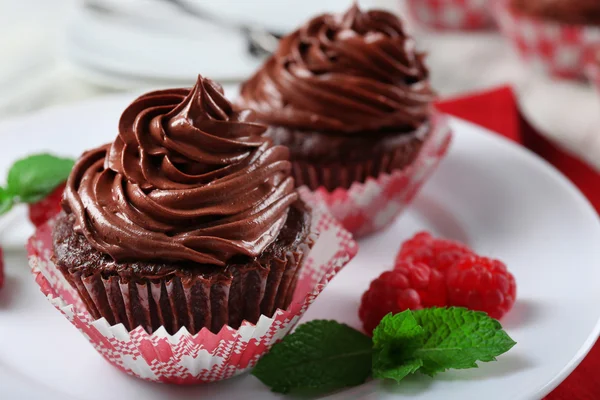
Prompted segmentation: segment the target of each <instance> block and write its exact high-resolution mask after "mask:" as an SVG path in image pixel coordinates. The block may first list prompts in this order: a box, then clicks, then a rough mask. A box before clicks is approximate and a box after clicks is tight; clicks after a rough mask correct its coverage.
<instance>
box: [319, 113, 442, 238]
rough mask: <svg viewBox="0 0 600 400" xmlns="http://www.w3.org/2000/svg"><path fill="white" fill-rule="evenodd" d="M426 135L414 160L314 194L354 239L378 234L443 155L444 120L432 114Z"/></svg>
mask: <svg viewBox="0 0 600 400" xmlns="http://www.w3.org/2000/svg"><path fill="white" fill-rule="evenodd" d="M431 123H432V128H431V132H430V133H429V136H428V137H427V139H426V141H425V143H424V144H423V146H422V147H421V150H420V151H419V155H418V156H417V158H416V159H415V161H414V162H413V163H412V164H411V165H409V166H408V167H406V168H403V169H401V170H396V171H393V172H392V173H389V174H388V173H383V174H380V175H379V176H378V177H377V178H368V179H367V180H366V182H364V183H360V182H356V183H354V184H352V186H351V187H350V188H349V189H342V188H338V189H336V190H334V191H333V192H328V191H327V190H325V189H324V188H319V189H317V190H316V191H315V192H314V193H315V196H316V197H318V198H319V199H320V200H321V201H323V202H324V203H326V204H327V205H328V206H329V211H330V212H331V214H333V216H334V217H336V218H337V219H338V220H339V221H340V223H341V224H342V225H343V226H344V228H346V229H347V230H348V231H350V232H351V233H352V234H353V235H354V237H362V236H366V235H369V234H372V233H375V232H377V231H381V230H383V229H385V228H387V227H388V226H389V225H391V224H392V223H393V222H394V221H395V219H396V217H398V216H399V215H400V214H401V213H402V211H404V209H405V208H406V207H407V206H408V205H409V204H410V203H411V202H412V200H413V199H414V197H415V195H416V194H417V193H418V191H419V189H420V188H421V187H422V186H423V184H424V183H425V182H426V181H427V179H428V178H429V176H430V175H431V174H432V173H433V171H435V169H436V167H437V166H438V164H439V162H440V161H441V160H442V158H443V157H444V155H445V154H446V152H447V150H448V147H449V145H450V141H451V138H452V132H451V130H450V125H449V122H448V117H447V116H445V115H443V114H440V113H435V114H434V115H433V117H432V120H431Z"/></svg>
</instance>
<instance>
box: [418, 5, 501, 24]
mask: <svg viewBox="0 0 600 400" xmlns="http://www.w3.org/2000/svg"><path fill="white" fill-rule="evenodd" d="M492 1H495V0H406V6H407V10H408V12H409V16H410V17H411V18H412V19H413V20H414V21H416V22H417V23H419V24H420V25H422V26H425V27H427V28H430V29H435V30H452V31H474V30H487V29H493V28H495V22H494V18H493V15H492V9H491V7H490V2H492Z"/></svg>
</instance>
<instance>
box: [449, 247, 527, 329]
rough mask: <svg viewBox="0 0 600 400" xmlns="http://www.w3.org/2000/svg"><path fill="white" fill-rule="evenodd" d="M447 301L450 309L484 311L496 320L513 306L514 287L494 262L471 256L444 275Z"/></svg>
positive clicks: (502, 269)
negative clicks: (453, 307)
mask: <svg viewBox="0 0 600 400" xmlns="http://www.w3.org/2000/svg"><path fill="white" fill-rule="evenodd" d="M446 284H447V286H448V300H449V303H450V304H451V305H453V306H462V307H467V308H469V309H471V310H478V311H485V312H486V313H488V315H489V316H490V317H492V318H496V319H500V318H502V316H503V315H504V314H506V313H507V312H508V311H509V310H510V309H511V308H512V306H513V304H514V303H515V299H516V296H517V284H516V282H515V278H514V276H513V275H512V274H511V273H510V272H508V270H507V269H506V265H504V263H502V262H501V261H498V260H492V259H490V258H485V257H478V256H472V257H468V258H465V259H464V260H462V261H461V262H459V263H458V264H456V265H454V266H453V267H451V268H450V269H449V270H448V272H447V276H446Z"/></svg>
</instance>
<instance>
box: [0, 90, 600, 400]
mask: <svg viewBox="0 0 600 400" xmlns="http://www.w3.org/2000/svg"><path fill="white" fill-rule="evenodd" d="M130 100H131V98H130V97H113V98H106V99H104V100H98V101H94V102H88V103H82V104H79V105H76V106H72V107H67V108H60V109H55V110H50V111H46V112H43V113H41V114H38V115H35V116H30V117H27V118H23V119H20V120H18V121H13V122H11V123H7V124H4V125H2V126H0V138H1V140H2V147H1V148H0V171H5V170H6V167H7V166H8V165H9V164H10V163H11V161H12V160H13V159H15V157H18V156H21V155H25V154H27V153H30V152H33V151H38V150H52V151H54V152H58V153H61V154H67V155H73V156H75V155H77V154H78V153H80V152H81V151H82V150H84V149H86V148H89V147H92V146H95V145H98V144H100V143H103V142H106V141H109V140H110V139H112V138H113V137H114V136H115V134H116V131H115V129H116V125H117V118H118V116H119V114H120V111H121V110H122V108H123V107H124V106H125V105H126V104H127V103H128V101H130ZM453 124H454V128H455V130H456V139H455V141H454V143H453V145H452V148H451V150H450V153H449V155H448V157H447V159H446V160H445V161H444V162H443V163H442V165H441V166H440V169H439V170H438V171H437V173H436V174H435V176H434V177H433V178H432V179H431V181H430V182H429V183H428V184H427V185H426V187H425V188H424V190H423V192H422V193H421V194H420V195H419V196H418V198H417V199H416V201H415V203H414V205H413V206H412V207H411V208H410V209H409V210H408V212H407V213H406V214H405V215H404V216H403V217H402V218H400V219H399V220H398V221H397V222H396V223H395V224H394V225H393V226H392V227H391V228H390V229H389V230H387V231H386V232H382V233H380V234H377V235H375V236H372V237H370V238H368V239H365V240H363V241H361V243H360V245H361V250H360V251H359V254H358V256H357V257H356V259H355V260H354V261H353V262H352V263H350V264H349V265H348V266H347V267H346V269H345V270H343V271H342V272H341V273H340V274H339V276H338V277H336V278H335V279H334V280H333V282H332V283H331V285H330V286H329V287H328V288H327V289H326V290H325V292H324V293H323V294H322V295H321V297H320V298H319V299H318V300H317V301H316V302H315V304H314V305H313V306H312V307H311V309H310V310H309V311H308V313H307V314H306V316H305V318H304V320H305V321H306V320H309V319H313V318H333V319H336V320H338V321H342V322H346V323H348V324H350V325H352V326H355V327H358V326H359V321H358V317H357V308H358V304H359V299H360V296H361V294H362V292H363V291H364V290H365V289H366V287H367V285H368V282H369V281H370V280H371V279H373V278H374V277H375V276H376V275H378V274H379V273H380V272H381V271H382V270H383V269H384V268H386V267H387V266H389V265H390V264H391V263H392V260H393V257H394V255H395V253H396V251H397V249H398V247H399V245H400V242H401V241H402V240H403V239H405V238H408V237H409V236H411V235H412V234H413V233H415V232H416V231H418V230H421V229H428V230H431V231H433V232H435V233H437V234H439V235H443V236H446V237H450V238H455V239H460V240H463V241H466V242H467V243H469V244H470V245H471V246H472V247H473V248H474V249H476V250H477V251H478V252H480V253H482V254H486V255H490V256H494V257H499V258H501V259H502V260H504V261H505V262H506V263H507V264H508V266H509V267H510V269H511V270H512V271H513V273H514V274H515V276H516V279H517V282H518V301H517V303H516V305H515V308H514V309H513V310H512V312H511V313H510V314H509V315H508V316H507V317H506V318H505V319H504V320H503V324H504V326H505V328H506V329H507V330H508V332H509V333H510V335H511V336H512V337H513V338H514V339H515V340H516V341H517V342H518V344H517V346H516V347H515V348H514V349H513V350H511V352H510V353H508V354H506V355H504V356H502V357H500V358H499V360H498V362H495V363H488V364H482V365H481V367H480V368H479V369H476V370H468V371H454V372H448V373H445V374H441V375H439V376H438V377H437V378H435V379H433V380H432V379H430V378H428V377H425V376H416V377H412V378H410V379H407V380H406V381H405V382H403V383H402V384H401V385H399V386H397V385H394V384H390V383H380V382H371V383H368V384H366V385H363V386H361V387H358V388H354V389H351V390H348V391H344V392H342V393H341V394H337V395H336V396H334V398H339V399H349V398H354V399H367V398H369V399H374V398H378V399H392V398H401V397H404V396H409V397H410V398H411V399H440V398H443V399H449V400H450V399H460V400H465V399H481V398H482V397H485V398H486V400H495V399H498V400H500V399H502V400H504V399H530V398H541V397H542V396H544V395H545V394H546V393H548V392H549V391H550V390H551V389H553V388H554V387H555V386H557V385H558V384H559V383H560V382H561V380H562V379H564V378H565V377H566V376H567V375H568V374H569V373H570V372H571V371H572V370H573V369H574V368H575V366H576V365H577V364H578V362H579V361H580V360H581V359H582V358H583V357H584V356H585V354H586V353H587V351H588V350H589V348H590V347H591V346H592V344H593V343H594V341H595V339H596V337H597V334H598V330H599V328H600V326H599V325H598V321H599V319H600V308H599V307H593V305H597V304H600V291H598V282H600V247H599V246H598V243H600V224H599V222H598V218H597V216H596V214H595V212H594V211H593V210H592V208H591V207H590V205H589V204H588V202H587V201H586V200H585V199H584V198H583V196H582V195H581V194H580V193H579V192H578V191H577V190H576V189H575V188H574V187H573V185H571V184H570V183H569V182H568V181H567V180H566V179H565V178H564V177H562V176H561V175H560V174H559V173H557V172H556V171H555V170H554V169H552V168H551V167H550V166H548V165H547V164H546V163H545V162H543V161H541V160H540V159H538V158H536V157H535V156H533V155H531V154H530V153H528V152H527V151H525V150H523V149H522V148H520V147H518V146H516V145H514V144H511V143H509V142H507V141H505V140H503V139H501V138H499V137H498V136H496V135H494V134H493V133H490V132H488V131H486V130H484V129H482V128H479V127H477V126H474V125H471V124H468V123H466V122H463V121H459V120H454V121H453ZM11 224H12V225H10V226H9V227H5V228H4V229H3V232H2V238H1V239H2V240H4V241H6V240H8V238H10V237H11V236H13V235H16V233H18V232H20V231H19V229H20V228H21V227H22V226H26V225H27V224H26V223H25V222H24V221H23V220H22V219H20V218H19V216H18V215H15V216H14V219H13V221H12V223H11ZM16 237H18V238H19V240H23V238H22V237H19V236H18V235H17V236H16ZM21 245H22V243H21ZM6 264H7V277H8V280H7V283H6V287H5V288H4V289H3V290H2V291H0V338H1V340H0V397H1V398H3V399H4V398H6V399H38V398H43V399H45V400H49V399H77V400H106V399H116V398H119V399H128V398H141V399H146V400H155V399H166V398H169V399H173V400H175V399H199V398H211V399H212V398H222V399H229V398H244V399H254V398H256V399H271V398H277V396H275V395H273V394H271V393H270V392H269V391H268V390H267V389H266V387H264V386H263V385H262V384H261V383H260V382H259V381H258V380H256V379H255V378H254V377H252V376H250V375H244V376H241V377H237V378H234V379H232V380H230V381H225V382H221V383H218V384H213V385H207V386H197V387H174V386H168V385H158V384H152V383H147V382H143V381H141V380H137V379H135V378H131V377H129V376H126V375H124V374H122V373H121V372H119V371H117V370H116V369H115V368H113V367H111V366H110V365H109V364H108V363H107V362H105V361H104V360H103V359H102V358H101V356H100V355H98V354H97V353H96V352H95V350H93V348H92V347H91V346H90V345H89V344H88V343H87V341H86V340H85V339H84V338H83V336H82V335H81V334H80V333H79V332H77V331H76V330H75V329H74V328H73V327H72V326H71V324H70V323H69V322H68V321H67V320H66V319H65V318H64V317H62V316H61V315H60V314H59V313H58V312H57V311H56V310H54V308H53V307H52V306H51V305H50V304H49V303H48V302H47V301H46V300H45V299H44V297H43V296H42V295H41V293H40V292H39V291H38V289H37V287H36V285H35V283H34V282H33V280H32V279H31V276H30V274H29V268H28V266H27V263H26V261H25V256H24V252H23V251H22V250H20V251H17V250H12V251H10V252H9V253H8V255H7V258H6Z"/></svg>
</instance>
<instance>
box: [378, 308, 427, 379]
mask: <svg viewBox="0 0 600 400" xmlns="http://www.w3.org/2000/svg"><path fill="white" fill-rule="evenodd" d="M425 336H426V333H425V330H424V329H423V328H422V327H421V326H420V325H419V324H418V322H417V320H416V319H415V317H414V316H413V314H412V312H411V311H410V310H406V311H404V312H401V313H399V314H396V315H392V314H388V315H386V316H385V317H384V318H383V319H382V320H381V322H380V323H379V325H378V326H377V328H375V330H374V331H373V377H374V378H380V379H384V378H387V379H394V380H396V381H397V382H400V381H401V380H402V379H404V378H405V377H406V376H407V375H409V374H413V373H415V372H416V371H418V370H419V368H420V367H421V366H422V365H423V361H422V360H421V359H419V358H417V357H415V356H414V353H415V351H416V350H417V349H419V348H421V347H422V346H423V341H424V338H425Z"/></svg>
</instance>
